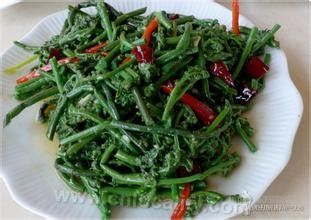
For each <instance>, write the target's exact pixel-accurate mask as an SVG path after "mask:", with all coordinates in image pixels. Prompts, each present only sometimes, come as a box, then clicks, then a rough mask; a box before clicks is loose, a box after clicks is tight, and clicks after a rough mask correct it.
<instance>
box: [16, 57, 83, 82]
mask: <svg viewBox="0 0 311 220" xmlns="http://www.w3.org/2000/svg"><path fill="white" fill-rule="evenodd" d="M78 61H79V58H76V57H72V58H69V57H67V58H63V59H60V60H59V61H58V63H59V64H67V63H76V62H78ZM40 70H42V71H44V72H49V71H51V70H52V66H51V65H50V64H46V65H44V66H42V67H40ZM38 76H40V73H39V72H38V71H37V70H33V71H31V72H30V73H28V74H27V75H25V76H22V77H20V78H18V79H17V80H16V84H21V83H24V82H26V81H28V80H30V79H33V78H36V77H38Z"/></svg>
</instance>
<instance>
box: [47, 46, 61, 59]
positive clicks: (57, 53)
mask: <svg viewBox="0 0 311 220" xmlns="http://www.w3.org/2000/svg"><path fill="white" fill-rule="evenodd" d="M60 56H61V53H60V51H59V50H58V49H56V48H52V49H51V50H50V54H49V57H48V60H49V59H51V58H52V57H55V58H56V59H57V60H59V59H60Z"/></svg>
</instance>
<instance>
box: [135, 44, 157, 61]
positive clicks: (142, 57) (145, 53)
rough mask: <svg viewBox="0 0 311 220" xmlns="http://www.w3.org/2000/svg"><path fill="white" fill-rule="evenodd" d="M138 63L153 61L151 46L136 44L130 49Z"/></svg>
mask: <svg viewBox="0 0 311 220" xmlns="http://www.w3.org/2000/svg"><path fill="white" fill-rule="evenodd" d="M132 54H133V55H134V56H135V57H136V60H137V62H138V63H153V48H152V47H149V46H148V45H141V46H137V47H135V48H134V49H133V50H132Z"/></svg>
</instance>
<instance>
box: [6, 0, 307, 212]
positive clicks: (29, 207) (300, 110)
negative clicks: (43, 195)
mask: <svg viewBox="0 0 311 220" xmlns="http://www.w3.org/2000/svg"><path fill="white" fill-rule="evenodd" d="M143 3H144V1H142V4H143ZM208 4H216V5H217V6H218V7H220V8H221V10H227V11H230V10H229V9H228V8H226V7H224V6H222V5H220V4H218V3H217V2H214V1H210V2H208ZM67 11H68V10H67V9H64V10H60V11H57V12H55V13H52V14H49V15H47V16H45V17H43V18H42V19H41V20H40V21H39V22H38V23H37V24H35V25H34V26H33V27H32V28H31V29H30V31H28V32H27V33H26V34H25V35H24V36H23V37H22V38H21V39H20V40H21V41H23V39H26V38H28V37H29V36H30V35H32V34H33V32H34V31H35V30H36V29H37V28H38V27H39V26H41V25H42V24H44V23H45V22H46V21H47V20H49V19H51V18H53V17H55V16H59V15H60V14H62V13H67ZM240 17H242V18H243V19H245V21H247V22H249V23H250V24H251V25H253V23H252V22H251V21H250V20H248V19H247V18H246V17H244V16H243V15H240ZM13 47H15V46H14V45H11V46H9V47H8V48H6V49H5V50H4V51H3V52H2V53H1V54H0V66H1V69H2V67H3V65H2V61H3V57H4V55H5V54H6V53H7V52H8V51H9V50H11V49H12V48H13ZM278 50H279V52H280V53H281V54H282V56H284V61H285V63H284V66H285V67H286V68H285V70H286V71H284V73H283V74H284V77H286V83H288V86H290V87H291V88H290V89H291V90H292V92H293V93H295V94H293V95H295V101H296V104H297V105H295V113H296V112H297V115H300V116H302V114H303V111H304V104H303V100H302V96H301V94H300V92H299V90H298V89H297V87H296V86H295V84H294V82H293V80H292V79H291V75H290V72H289V68H288V61H287V57H286V54H285V52H284V51H283V50H282V49H281V48H280V49H278ZM2 74H3V73H2ZM0 85H1V87H2V84H0ZM0 89H1V90H2V88H0ZM3 115H4V112H2V115H1V116H2V117H3ZM301 119H302V117H299V118H298V119H297V120H296V123H295V124H292V130H293V131H294V132H292V133H291V134H292V135H291V137H289V138H288V146H290V147H289V149H288V151H287V152H285V153H286V154H284V155H283V161H282V163H281V164H280V165H279V167H278V168H279V169H278V170H277V171H275V174H274V176H273V178H271V181H269V182H268V183H267V184H266V187H264V188H263V189H262V190H261V192H260V193H259V194H260V197H261V196H262V195H263V194H264V192H265V191H266V190H267V188H268V187H269V186H270V185H271V184H272V183H273V181H274V180H275V179H276V178H277V177H278V176H279V175H280V174H281V173H282V171H283V170H284V168H285V167H286V166H287V164H288V162H289V160H290V158H291V154H292V149H293V144H294V140H295V137H296V133H297V131H298V127H299V125H300V122H301ZM1 123H2V122H1ZM1 125H2V124H1ZM2 129H3V128H1V131H2ZM2 149H3V146H2V145H1V150H2ZM1 159H2V154H1ZM1 161H3V160H1ZM0 178H1V179H2V180H3V182H4V185H5V187H6V189H7V190H8V192H9V194H10V196H11V197H12V198H13V200H14V201H15V202H16V203H17V204H19V205H20V206H22V207H23V208H25V209H27V210H28V211H30V212H32V213H35V214H37V215H39V216H42V217H45V218H55V217H53V216H51V215H49V214H46V213H44V212H42V211H40V210H38V209H37V208H36V207H35V206H32V205H29V204H28V203H25V202H23V201H22V199H21V198H19V195H18V194H16V193H15V192H14V187H11V185H10V184H9V182H10V177H9V175H8V174H7V173H6V172H5V170H4V169H3V166H2V163H1V166H0ZM260 197H259V198H260ZM259 198H258V199H259ZM258 199H257V200H258ZM257 200H256V201H257ZM256 201H252V204H254V203H255V202H256ZM237 214H240V213H237ZM237 214H236V215H237ZM234 216H235V215H234Z"/></svg>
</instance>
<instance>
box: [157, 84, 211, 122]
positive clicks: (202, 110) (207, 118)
mask: <svg viewBox="0 0 311 220" xmlns="http://www.w3.org/2000/svg"><path fill="white" fill-rule="evenodd" d="M161 89H162V91H163V92H165V93H166V94H170V93H171V92H172V91H173V89H174V86H173V85H172V84H171V83H169V84H168V85H162V86H161ZM180 101H182V102H183V103H184V104H186V105H188V106H190V108H191V109H192V110H193V111H194V112H195V113H196V114H197V116H198V117H199V118H200V119H201V120H202V121H203V123H204V124H205V125H210V124H211V123H212V122H213V121H214V119H215V118H216V117H217V114H216V113H215V112H214V111H213V109H211V108H210V107H209V106H207V105H205V104H204V103H203V102H201V101H199V100H198V99H196V98H194V97H193V96H192V95H190V94H189V93H185V94H184V95H183V96H182V97H181V99H180Z"/></svg>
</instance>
